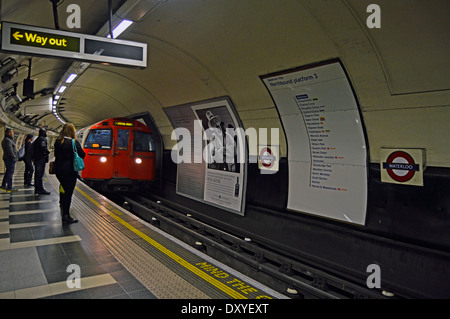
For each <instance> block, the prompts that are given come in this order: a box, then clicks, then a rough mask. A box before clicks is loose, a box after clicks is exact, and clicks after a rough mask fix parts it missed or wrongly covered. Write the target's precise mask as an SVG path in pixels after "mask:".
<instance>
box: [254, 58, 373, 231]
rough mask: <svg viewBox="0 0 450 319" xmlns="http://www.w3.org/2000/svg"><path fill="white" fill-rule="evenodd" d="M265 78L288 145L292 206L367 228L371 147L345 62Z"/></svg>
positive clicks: (290, 200) (292, 207)
mask: <svg viewBox="0 0 450 319" xmlns="http://www.w3.org/2000/svg"><path fill="white" fill-rule="evenodd" d="M262 79H263V82H264V84H265V85H266V87H267V88H268V90H269V92H270V94H271V95H272V98H273V100H274V101H275V103H276V106H277V108H278V111H279V113H280V116H281V119H282V122H283V126H284V129H285V131H286V136H287V141H288V159H289V197H288V205H287V208H288V209H291V210H295V211H302V212H306V213H310V214H315V215H319V216H323V217H327V218H332V219H337V220H342V221H345V222H350V223H355V224H364V223H365V214H366V205H367V148H366V142H365V136H364V131H363V125H362V121H361V117H360V114H359V109H358V105H357V102H356V99H355V97H354V95H353V91H352V89H351V86H350V84H349V81H348V79H347V77H346V74H345V72H344V70H343V68H342V66H341V65H340V63H339V62H337V61H335V62H329V63H325V64H323V65H319V66H315V67H310V68H303V69H297V70H294V71H287V72H283V73H278V74H272V75H268V76H266V77H263V78H262Z"/></svg>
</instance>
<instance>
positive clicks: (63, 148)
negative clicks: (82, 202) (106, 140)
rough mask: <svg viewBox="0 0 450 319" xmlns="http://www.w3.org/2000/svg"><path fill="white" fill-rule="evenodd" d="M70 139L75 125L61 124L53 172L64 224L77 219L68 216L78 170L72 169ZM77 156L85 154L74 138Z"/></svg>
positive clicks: (73, 133)
mask: <svg viewBox="0 0 450 319" xmlns="http://www.w3.org/2000/svg"><path fill="white" fill-rule="evenodd" d="M72 140H75V126H74V125H73V124H72V123H66V124H64V125H63V128H62V130H61V132H60V133H59V136H58V138H57V139H56V142H55V174H56V178H58V180H59V183H60V184H61V185H60V186H59V206H60V208H61V215H62V221H63V223H66V224H72V223H76V222H77V221H78V220H76V219H74V218H73V217H72V216H70V204H71V202H72V194H73V191H74V189H75V185H76V183H77V178H78V172H77V171H75V170H74V169H73V159H74V152H73V146H72ZM75 146H76V148H77V153H78V156H80V157H81V158H84V157H85V156H86V154H85V153H84V151H83V148H82V147H81V145H80V143H79V142H78V141H77V140H75Z"/></svg>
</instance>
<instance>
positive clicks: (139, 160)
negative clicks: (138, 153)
mask: <svg viewBox="0 0 450 319" xmlns="http://www.w3.org/2000/svg"><path fill="white" fill-rule="evenodd" d="M134 161H135V162H136V164H141V163H142V159H140V158H139V157H138V158H136V159H135V160H134Z"/></svg>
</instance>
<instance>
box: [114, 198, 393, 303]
mask: <svg viewBox="0 0 450 319" xmlns="http://www.w3.org/2000/svg"><path fill="white" fill-rule="evenodd" d="M121 203H122V206H124V207H125V208H126V209H127V210H129V211H130V212H132V213H133V214H135V215H136V216H139V217H140V218H142V219H144V220H146V221H147V222H150V223H152V224H153V225H154V226H156V227H159V228H161V229H162V230H164V231H166V232H167V233H169V234H171V235H173V236H175V237H177V238H179V239H181V240H183V241H185V242H186V243H188V244H190V245H192V246H194V247H196V248H197V249H199V250H202V251H203V252H205V253H207V254H208V255H210V256H211V257H213V258H216V259H218V260H220V261H221V262H223V263H225V264H228V265H229V266H230V267H233V268H236V269H239V270H240V271H242V272H243V273H245V274H246V275H248V276H250V277H253V278H254V279H256V280H258V281H261V282H263V283H264V284H265V285H267V286H269V287H271V288H273V289H275V290H277V291H279V292H280V293H283V294H285V295H288V296H290V297H291V298H299V299H302V298H305V299H311V298H325V299H360V298H364V299H367V298H376V299H379V298H385V296H384V295H383V294H382V291H380V290H376V289H369V288H367V287H365V286H361V285H359V284H357V283H354V282H351V281H350V280H347V279H344V278H341V277H339V276H336V275H333V274H330V273H328V272H326V271H323V270H321V269H318V268H317V267H314V266H312V265H309V264H308V263H307V262H301V261H298V260H293V259H291V258H289V257H287V256H284V255H282V254H280V253H279V252H276V251H273V250H271V249H268V248H267V247H265V246H263V245H261V244H258V243H257V242H254V241H253V240H251V239H250V238H246V237H245V236H240V235H239V234H231V233H229V232H226V231H224V230H221V229H218V228H216V227H212V226H211V225H208V224H206V223H204V222H202V221H201V220H198V219H196V218H195V217H194V216H193V214H191V212H189V211H188V210H186V209H185V208H184V207H181V206H177V205H175V204H174V203H170V202H167V201H165V200H164V199H163V198H158V197H155V198H153V199H149V198H146V197H143V196H141V195H137V194H132V195H130V194H128V195H126V196H124V197H123V198H122V200H121Z"/></svg>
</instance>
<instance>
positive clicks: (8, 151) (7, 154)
mask: <svg viewBox="0 0 450 319" xmlns="http://www.w3.org/2000/svg"><path fill="white" fill-rule="evenodd" d="M2 149H3V161H4V162H5V167H6V171H5V176H3V181H2V186H1V188H2V189H5V190H6V191H8V192H14V191H17V189H15V188H13V187H12V185H13V175H14V169H15V167H16V162H17V160H18V156H17V148H16V143H15V142H14V131H13V130H12V129H10V128H7V129H6V130H5V138H4V139H3V141H2Z"/></svg>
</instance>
